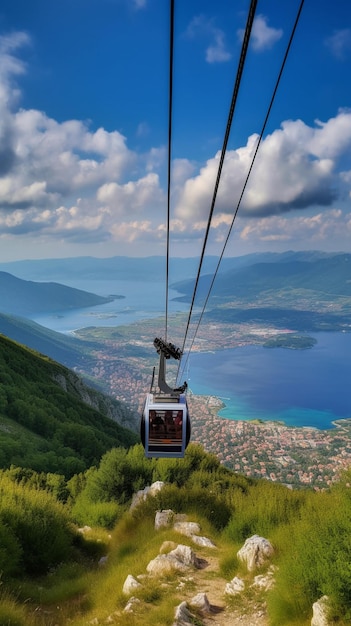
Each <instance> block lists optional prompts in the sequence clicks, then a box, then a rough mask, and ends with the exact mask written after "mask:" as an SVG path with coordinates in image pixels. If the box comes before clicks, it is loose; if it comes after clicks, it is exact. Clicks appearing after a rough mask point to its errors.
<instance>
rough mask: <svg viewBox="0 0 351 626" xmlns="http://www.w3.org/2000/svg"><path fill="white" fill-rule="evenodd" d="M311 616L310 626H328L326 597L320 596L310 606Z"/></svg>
mask: <svg viewBox="0 0 351 626" xmlns="http://www.w3.org/2000/svg"><path fill="white" fill-rule="evenodd" d="M312 609H313V616H312V620H311V626H330V622H329V621H328V618H327V615H328V596H322V597H321V598H320V599H319V600H317V602H314V604H313V605H312Z"/></svg>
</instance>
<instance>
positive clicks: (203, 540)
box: [191, 535, 216, 548]
mask: <svg viewBox="0 0 351 626" xmlns="http://www.w3.org/2000/svg"><path fill="white" fill-rule="evenodd" d="M191 540H192V541H193V542H194V543H196V545H197V546H201V547H202V548H216V546H215V544H214V543H213V542H212V541H211V539H208V538H207V537H198V535H193V536H192V537H191Z"/></svg>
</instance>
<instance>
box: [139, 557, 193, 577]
mask: <svg viewBox="0 0 351 626" xmlns="http://www.w3.org/2000/svg"><path fill="white" fill-rule="evenodd" d="M187 569H188V568H187V566H186V565H184V564H183V563H181V562H180V561H179V560H178V559H176V558H169V554H159V555H158V556H157V557H156V558H155V559H153V560H152V561H150V563H148V565H147V566H146V570H147V572H148V573H149V574H151V576H163V575H165V574H170V573H171V572H172V571H174V570H177V571H179V572H186V571H187Z"/></svg>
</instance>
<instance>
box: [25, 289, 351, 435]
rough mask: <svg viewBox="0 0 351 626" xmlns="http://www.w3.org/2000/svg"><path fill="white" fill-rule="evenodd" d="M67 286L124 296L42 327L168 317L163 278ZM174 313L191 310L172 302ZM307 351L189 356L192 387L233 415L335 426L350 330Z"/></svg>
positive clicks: (344, 393)
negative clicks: (216, 400)
mask: <svg viewBox="0 0 351 626" xmlns="http://www.w3.org/2000/svg"><path fill="white" fill-rule="evenodd" d="M65 284H67V285H69V286H72V287H76V288H79V289H83V290H85V291H91V292H92V293H96V294H99V295H103V296H108V295H110V294H119V295H124V296H125V298H123V299H122V300H115V301H114V302H110V303H109V304H104V305H102V306H98V307H92V308H89V309H79V310H75V311H69V312H63V314H62V315H60V316H57V315H56V316H54V315H40V316H36V317H35V318H33V319H34V320H35V321H36V322H38V323H39V324H41V325H43V326H45V327H47V328H51V329H52V330H55V331H57V332H62V333H70V332H72V331H74V330H75V329H78V328H84V327H87V326H120V325H126V324H130V323H132V322H135V321H138V320H141V319H150V318H152V317H158V316H163V315H164V309H165V291H164V289H165V288H164V284H162V283H145V282H139V283H138V282H127V281H111V280H109V281H99V282H96V281H80V282H79V284H77V283H73V282H69V281H65ZM177 295H178V294H177V292H171V293H170V300H169V311H170V313H172V312H176V311H186V312H188V310H189V305H188V304H182V303H179V302H172V297H175V296H177ZM314 337H315V338H316V339H317V344H316V346H314V347H313V348H311V349H308V350H287V349H283V348H274V349H267V348H262V347H259V346H246V347H243V348H236V349H234V350H221V351H218V352H215V353H202V354H199V353H194V354H192V355H191V357H190V360H189V387H190V389H191V390H192V391H193V392H194V393H196V394H205V395H214V396H218V397H220V398H221V399H222V400H223V402H224V404H225V408H224V409H223V410H222V411H221V412H220V415H221V416H222V417H226V418H228V419H244V420H250V419H255V418H260V419H262V420H279V421H284V422H285V423H286V424H288V425H290V426H314V427H316V428H331V427H332V426H333V424H332V422H333V420H335V419H340V418H346V417H351V385H350V382H351V356H350V355H351V333H317V334H315V335H314Z"/></svg>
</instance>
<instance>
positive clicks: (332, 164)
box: [0, 21, 351, 253]
mask: <svg viewBox="0 0 351 626" xmlns="http://www.w3.org/2000/svg"><path fill="white" fill-rule="evenodd" d="M200 24H201V21H200ZM195 27H199V24H198V23H197V24H193V28H195ZM256 28H257V32H256V37H257V41H258V40H260V41H261V43H262V46H263V45H265V46H267V45H268V40H270V41H271V42H272V41H273V39H274V36H275V38H277V36H278V33H277V32H275V35H274V36H273V34H272V33H270V31H269V30H268V34H267V30H266V27H264V25H263V24H262V23H261V25H260V23H258V26H256ZM267 28H268V27H267ZM257 33H259V35H258V34H257ZM269 33H270V35H269ZM212 34H214V31H213V32H212ZM217 34H218V33H217ZM218 41H220V38H219V39H218ZM264 41H265V42H266V43H265V44H263V42H264ZM29 43H30V42H29V40H28V37H27V36H25V35H23V34H21V33H19V34H13V35H11V36H9V37H6V38H2V39H0V237H3V238H5V237H16V236H17V235H28V236H29V237H30V236H31V234H32V235H33V237H34V236H35V238H36V240H37V239H38V240H39V239H40V237H42V238H46V241H48V240H51V241H54V240H56V241H63V242H72V243H88V244H90V243H92V242H96V243H99V242H100V243H104V242H108V241H112V242H120V243H121V244H122V243H123V244H129V243H131V242H138V243H139V242H140V246H141V247H142V245H144V244H147V245H148V247H146V245H145V247H144V248H143V250H145V253H147V251H148V250H150V246H152V245H153V244H155V250H158V251H160V250H161V249H162V248H161V246H162V245H164V241H165V229H166V224H165V215H166V211H165V207H166V202H167V194H166V190H165V183H164V179H165V172H166V164H167V152H166V150H165V148H164V147H162V146H161V147H160V146H155V147H154V148H152V149H150V150H149V151H148V152H147V153H145V154H140V153H137V152H134V151H132V150H130V149H129V148H128V145H127V139H126V137H124V136H123V135H122V134H120V133H119V132H117V131H113V132H108V131H106V130H105V129H103V128H99V129H97V130H94V131H92V130H91V129H90V127H89V126H88V125H87V124H85V123H83V122H81V121H79V120H67V121H64V122H58V121H56V120H55V119H52V118H50V117H48V116H47V115H45V113H43V112H41V111H37V110H28V109H21V108H20V96H21V94H20V92H19V89H18V86H17V83H18V81H19V79H20V76H21V74H23V73H24V72H25V71H26V68H25V66H24V64H23V63H21V62H20V61H18V59H17V58H16V53H17V51H18V48H19V47H20V46H23V45H28V44H29ZM257 145H258V137H257V136H256V135H252V136H251V137H249V139H248V140H247V142H246V145H243V146H242V147H239V148H237V149H235V150H234V149H232V150H228V151H227V153H226V156H225V160H224V167H223V171H222V176H221V181H220V185H219V190H218V195H217V199H216V203H215V211H214V214H213V219H212V230H213V241H216V242H222V241H224V240H225V238H226V234H227V232H228V228H229V227H230V225H231V223H232V219H233V215H234V211H235V209H236V207H237V206H238V202H239V199H240V198H241V195H242V191H243V186H244V183H245V181H246V179H247V175H248V172H249V170H250V167H251V165H252V159H253V157H254V155H255V152H256V147H257ZM350 152H351V111H350V110H346V109H344V110H340V111H339V112H338V113H337V114H336V115H335V117H332V118H331V119H329V120H325V121H320V120H317V121H316V122H315V123H314V124H313V125H311V126H309V125H307V124H305V123H304V122H303V121H301V120H288V121H285V122H283V123H282V124H281V126H280V128H278V129H277V130H275V131H273V132H272V133H271V134H269V135H268V136H266V137H265V138H264V139H263V140H262V141H261V143H260V147H259V150H258V152H257V156H256V159H255V162H254V165H253V168H252V172H251V175H250V177H249V179H248V182H247V186H246V189H245V192H244V194H243V195H242V199H241V202H240V208H239V212H238V225H239V231H238V232H239V235H238V236H239V237H241V240H242V241H244V242H246V241H254V240H257V241H261V242H264V241H266V242H267V241H276V242H279V241H281V242H283V241H292V240H293V239H294V237H295V238H296V239H298V237H299V234H300V237H301V236H302V237H305V238H306V240H307V243H309V241H310V240H311V239H314V240H316V241H318V240H320V241H321V240H323V239H324V240H326V239H327V237H328V236H329V235H332V236H335V237H337V236H338V235H339V234H340V233H344V234H345V233H348V234H349V233H350V231H351V216H350V215H345V212H344V211H342V210H341V207H342V202H343V201H345V199H348V201H349V199H350V197H351V196H350V189H351V171H350V169H348V168H347V164H348V159H347V156H348V155H349V154H350ZM219 159H220V154H219V153H218V154H216V155H214V156H212V157H211V158H209V159H208V160H207V162H205V163H204V164H202V165H199V164H196V163H191V162H190V161H189V160H187V159H186V158H178V159H176V160H175V161H174V163H173V164H172V197H171V202H172V215H171V221H170V228H171V232H172V238H173V241H175V242H183V243H184V244H187V243H189V247H188V251H190V253H191V251H192V242H194V241H195V240H197V242H201V241H202V240H203V236H204V232H205V229H206V224H207V219H208V215H209V210H210V206H211V201H212V198H213V191H214V185H215V181H216V177H217V173H218V164H219ZM161 172H162V173H163V177H162V178H161ZM161 180H162V181H163V182H162V184H161ZM312 212H313V214H311V213H312ZM156 246H158V248H157V247H156ZM141 247H140V250H141ZM217 252H218V249H217Z"/></svg>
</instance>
